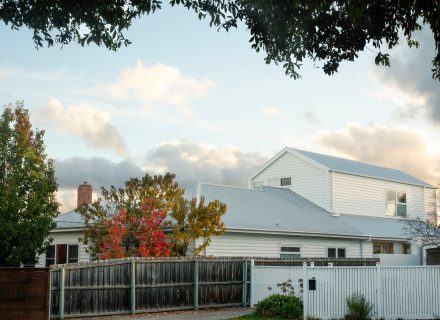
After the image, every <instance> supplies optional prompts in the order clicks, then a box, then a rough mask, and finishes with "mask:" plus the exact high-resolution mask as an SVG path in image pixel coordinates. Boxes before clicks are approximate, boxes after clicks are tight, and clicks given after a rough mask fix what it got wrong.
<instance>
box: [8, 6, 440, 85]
mask: <svg viewBox="0 0 440 320" xmlns="http://www.w3.org/2000/svg"><path fill="white" fill-rule="evenodd" d="M168 2H169V4H170V5H171V6H183V7H185V8H187V9H188V10H192V11H194V12H195V13H196V14H197V17H198V18H199V19H208V20H209V23H210V26H215V27H217V28H219V29H225V30H229V29H230V28H233V27H237V25H238V24H240V23H244V24H245V25H246V27H247V29H248V30H249V32H250V39H249V42H250V43H251V46H252V48H253V49H255V50H256V51H260V50H263V51H265V52H266V57H265V61H266V63H275V64H281V65H282V66H283V67H284V69H285V72H286V74H288V75H290V76H292V77H294V78H298V77H299V73H298V70H299V69H300V67H301V64H302V61H303V60H304V59H306V58H308V59H311V60H312V61H314V62H315V63H316V62H318V63H320V65H319V66H320V67H322V69H323V71H324V72H325V73H326V74H329V75H331V74H333V73H335V72H337V70H338V68H339V64H340V63H341V62H342V61H354V60H355V59H356V58H357V57H358V54H359V52H361V51H363V50H365V49H369V46H370V47H372V48H373V49H372V50H373V51H375V52H376V59H375V62H376V64H378V65H386V66H388V65H389V64H390V60H389V55H388V53H386V52H383V50H388V49H391V48H393V47H395V46H396V45H397V44H398V43H399V41H400V40H401V39H403V40H405V41H406V42H407V44H408V45H409V46H410V47H412V46H416V47H417V46H418V45H419V44H418V43H417V41H415V40H414V39H413V38H412V35H413V33H414V31H417V30H419V29H421V27H422V25H423V24H425V25H426V26H427V28H430V29H431V31H432V33H433V36H434V41H435V45H436V55H435V57H433V60H432V65H433V68H432V72H433V77H434V78H436V79H437V80H440V51H439V50H440V2H439V1H427V0H387V1H384V0H373V1H360V0H317V1H310V0H169V1H168ZM161 5H162V1H161V0H143V1H142V0H141V1H138V0H136V1H135V0H121V1H103V0H88V1H49V2H48V1H41V0H36V1H32V2H29V1H25V0H5V1H2V3H1V5H0V20H2V21H3V22H4V23H5V24H10V26H11V28H12V29H19V28H22V27H28V28H29V29H31V30H32V31H33V39H34V41H35V43H36V45H37V46H43V44H44V43H46V44H47V45H49V46H50V45H53V44H54V43H61V44H67V43H70V42H72V41H76V42H78V43H80V44H81V45H85V44H89V43H95V44H97V45H98V46H101V45H103V46H105V47H107V48H109V49H112V50H116V49H118V48H119V47H121V46H122V45H128V44H129V43H130V41H129V40H128V39H127V38H125V35H124V33H125V31H126V30H127V29H128V28H129V27H130V26H131V23H132V21H133V20H134V19H135V18H138V17H139V16H141V15H144V14H152V13H154V12H156V11H157V10H159V9H161ZM370 50H371V49H370Z"/></svg>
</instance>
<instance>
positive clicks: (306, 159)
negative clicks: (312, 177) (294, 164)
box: [287, 148, 330, 171]
mask: <svg viewBox="0 0 440 320" xmlns="http://www.w3.org/2000/svg"><path fill="white" fill-rule="evenodd" d="M287 152H289V153H290V154H291V155H294V156H296V157H298V158H300V159H301V160H303V161H305V162H307V163H308V164H311V165H312V166H314V167H316V168H318V169H320V170H322V171H330V168H328V167H326V166H325V165H323V164H322V163H320V162H318V161H315V160H313V159H310V158H309V157H307V156H306V155H304V154H302V153H301V152H298V151H296V150H295V149H294V148H287Z"/></svg>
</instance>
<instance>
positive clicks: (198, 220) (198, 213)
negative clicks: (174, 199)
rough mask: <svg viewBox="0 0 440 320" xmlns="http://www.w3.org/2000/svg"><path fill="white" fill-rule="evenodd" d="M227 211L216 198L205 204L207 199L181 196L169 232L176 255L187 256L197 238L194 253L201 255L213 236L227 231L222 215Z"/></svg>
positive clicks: (173, 251) (172, 213) (173, 212)
mask: <svg viewBox="0 0 440 320" xmlns="http://www.w3.org/2000/svg"><path fill="white" fill-rule="evenodd" d="M225 213H226V205H225V204H224V203H222V202H220V201H218V200H214V201H212V202H210V203H208V205H205V199H204V198H203V197H201V199H199V200H197V199H195V198H193V199H191V200H187V199H184V198H181V199H180V201H179V202H178V203H177V204H176V206H175V207H174V208H173V210H172V211H171V214H170V216H171V218H172V222H173V229H172V232H171V233H170V234H169V240H170V243H171V251H172V253H173V254H174V255H176V256H185V255H186V254H187V251H188V248H189V246H190V244H191V243H192V242H194V241H196V240H197V243H195V246H194V253H193V254H194V255H196V256H198V255H200V254H201V253H202V252H203V251H204V250H205V249H206V248H207V247H208V246H209V245H210V243H211V238H212V237H213V236H219V235H221V234H223V233H224V232H225V225H224V224H223V222H222V217H223V215H224V214H225Z"/></svg>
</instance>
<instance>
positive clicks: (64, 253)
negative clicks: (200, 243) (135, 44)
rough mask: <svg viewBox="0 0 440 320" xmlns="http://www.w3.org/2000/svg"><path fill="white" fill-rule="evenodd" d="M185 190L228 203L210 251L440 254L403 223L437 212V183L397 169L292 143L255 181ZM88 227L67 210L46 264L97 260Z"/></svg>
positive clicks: (402, 257)
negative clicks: (411, 236)
mask: <svg viewBox="0 0 440 320" xmlns="http://www.w3.org/2000/svg"><path fill="white" fill-rule="evenodd" d="M88 192H90V201H91V187H90V186H88V185H87V184H84V185H82V186H80V187H79V189H78V195H79V196H78V204H80V203H84V202H82V201H85V203H87V201H88V200H89V198H88V195H89V193H88ZM185 197H187V198H194V197H195V198H197V199H199V200H200V199H201V197H204V198H205V200H207V201H211V200H214V199H218V200H220V201H222V202H224V203H226V204H227V207H228V209H227V212H226V214H225V216H224V217H223V222H224V223H225V226H226V230H227V231H226V233H225V234H224V235H221V236H218V237H214V238H213V239H212V243H211V245H210V246H209V247H208V248H207V249H206V251H205V252H204V254H205V255H208V256H209V255H213V256H260V257H274V258H276V257H281V258H284V257H336V258H337V257H340V258H342V257H347V258H375V257H376V258H380V260H381V263H382V264H383V265H421V264H424V263H426V261H428V262H429V261H438V258H436V257H435V255H440V252H439V251H438V250H437V251H436V250H430V251H426V250H422V249H421V248H420V247H417V246H416V245H415V244H413V243H410V242H409V241H408V239H407V237H406V236H405V234H404V232H403V230H402V228H403V227H404V219H405V218H406V217H408V218H416V217H419V218H421V219H436V188H435V187H433V186H432V185H430V184H428V183H426V182H423V181H421V180H419V179H417V178H415V177H413V176H411V175H409V174H406V173H404V172H402V171H399V170H395V169H390V168H385V167H380V166H376V165H372V164H366V163H362V162H357V161H352V160H347V159H342V158H337V157H332V156H328V155H322V154H318V153H312V152H308V151H303V150H298V149H292V148H284V149H283V150H282V151H281V152H279V153H278V154H277V155H275V156H274V157H273V158H272V159H270V160H269V161H268V162H267V163H266V164H264V165H263V166H262V167H261V168H260V169H259V170H258V171H257V172H256V173H255V174H254V175H252V176H251V177H250V179H249V186H248V187H247V188H240V187H233V186H222V185H216V184H210V183H198V184H197V185H195V186H192V187H189V188H187V189H186V190H185ZM83 227H84V224H83V222H82V221H81V218H80V216H79V215H78V214H77V213H75V212H68V213H66V214H63V215H60V216H59V217H58V218H57V228H56V229H55V230H54V232H53V233H52V234H51V236H52V237H53V238H54V246H53V247H51V251H50V252H49V254H47V255H41V256H40V261H39V265H40V266H44V265H48V264H50V263H53V262H55V263H63V262H75V259H76V260H77V261H88V260H90V257H89V255H88V254H87V253H86V252H85V248H84V246H83V245H82V244H81V243H80V242H78V238H79V237H81V236H82V229H83ZM195 245H197V241H196V243H195ZM427 255H429V256H428V257H427ZM433 255H434V256H433Z"/></svg>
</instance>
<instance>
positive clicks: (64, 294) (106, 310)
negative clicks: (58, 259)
mask: <svg viewBox="0 0 440 320" xmlns="http://www.w3.org/2000/svg"><path fill="white" fill-rule="evenodd" d="M249 278H250V264H248V263H247V261H246V260H245V259H243V258H242V259H194V258H192V259H188V258H186V259H182V258H179V259H139V258H137V259H131V260H120V261H110V262H109V263H91V264H87V265H82V264H79V265H73V266H69V265H65V266H62V267H61V268H53V269H52V271H51V294H50V297H51V308H50V310H51V318H68V317H74V316H96V315H110V314H128V313H136V312H155V311H163V310H185V309H193V308H195V309H197V308H207V307H224V306H239V305H247V304H248V301H249V297H248V295H247V292H248V290H249V287H250V282H249ZM63 279H64V280H63Z"/></svg>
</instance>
